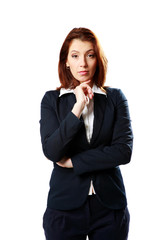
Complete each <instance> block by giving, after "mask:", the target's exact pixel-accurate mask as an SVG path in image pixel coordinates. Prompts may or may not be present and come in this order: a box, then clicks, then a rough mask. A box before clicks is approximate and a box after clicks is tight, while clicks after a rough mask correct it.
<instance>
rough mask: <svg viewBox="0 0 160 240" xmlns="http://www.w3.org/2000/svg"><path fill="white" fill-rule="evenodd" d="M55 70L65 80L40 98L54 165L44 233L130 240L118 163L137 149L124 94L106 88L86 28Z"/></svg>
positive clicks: (76, 33) (69, 40)
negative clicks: (134, 146)
mask: <svg viewBox="0 0 160 240" xmlns="http://www.w3.org/2000/svg"><path fill="white" fill-rule="evenodd" d="M58 70H59V79H60V83H61V86H60V87H59V88H58V89H57V90H54V91H48V92H46V94H45V95H44V97H43V99H42V102H41V120H40V132H41V140H42V147H43V151H44V154H45V156H46V157H47V159H49V160H51V161H52V162H53V164H54V167H53V172H52V175H51V179H50V190H49V194H48V201H47V208H46V211H45V213H44V217H43V227H44V231H45V236H46V239H47V240H85V239H86V237H87V236H88V238H89V239H90V240H126V239H127V236H128V230H129V212H128V208H127V200H126V193H125V188H124V184H123V179H122V176H121V172H120V168H119V165H122V164H127V163H129V162H130V159H131V153H132V140H133V136H132V129H131V123H130V116H129V111H128V104H127V100H126V97H125V96H124V94H123V93H122V91H121V90H120V89H116V88H110V87H104V82H105V77H106V72H107V59H106V57H105V56H104V53H103V51H102V49H101V47H100V45H99V42H98V40H97V38H96V36H95V34H94V33H93V32H92V31H90V30H89V29H86V28H74V29H73V30H72V31H71V32H70V33H69V34H68V36H67V37H66V39H65V41H64V43H63V45H62V48H61V51H60V57H59V69H58Z"/></svg>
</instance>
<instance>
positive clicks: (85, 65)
mask: <svg viewBox="0 0 160 240" xmlns="http://www.w3.org/2000/svg"><path fill="white" fill-rule="evenodd" d="M80 67H87V60H86V57H85V56H82V57H81V59H80Z"/></svg>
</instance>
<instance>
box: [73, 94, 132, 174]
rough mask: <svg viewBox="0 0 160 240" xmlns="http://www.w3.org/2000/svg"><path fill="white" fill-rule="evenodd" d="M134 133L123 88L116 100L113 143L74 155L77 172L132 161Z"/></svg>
mask: <svg viewBox="0 0 160 240" xmlns="http://www.w3.org/2000/svg"><path fill="white" fill-rule="evenodd" d="M132 145H133V134H132V127H131V120H130V115H129V109H128V102H127V99H126V98H125V96H124V94H123V93H122V92H121V90H118V93H117V101H116V121H115V124H114V130H113V137H112V142H111V145H109V146H106V145H101V146H99V147H98V148H95V149H90V150H87V151H84V152H82V153H79V154H77V155H75V156H73V157H72V159H71V161H72V164H73V167H74V171H75V172H76V174H78V175H80V174H83V173H87V172H93V171H100V170H104V169H109V168H114V167H117V166H119V165H122V164H127V163H129V162H130V159H131V154H132Z"/></svg>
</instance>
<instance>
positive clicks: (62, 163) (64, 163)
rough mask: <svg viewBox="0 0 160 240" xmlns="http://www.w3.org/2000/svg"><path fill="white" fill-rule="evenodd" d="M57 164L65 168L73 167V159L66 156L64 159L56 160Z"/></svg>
mask: <svg viewBox="0 0 160 240" xmlns="http://www.w3.org/2000/svg"><path fill="white" fill-rule="evenodd" d="M56 164H57V165H58V166H60V167H63V168H73V164H72V161H71V159H70V158H66V157H64V158H62V160H60V161H59V162H56Z"/></svg>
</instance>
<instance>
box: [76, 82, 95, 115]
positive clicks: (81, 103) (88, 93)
mask: <svg viewBox="0 0 160 240" xmlns="http://www.w3.org/2000/svg"><path fill="white" fill-rule="evenodd" d="M90 82H91V80H88V81H86V82H84V83H81V84H80V85H79V86H77V87H76V88H75V89H74V93H75V96H76V100H77V102H76V103H75V105H74V107H73V109H72V112H73V113H74V114H75V115H76V116H77V117H78V118H80V116H81V114H82V111H83V109H84V107H85V105H86V104H87V102H88V98H89V99H92V98H93V96H94V94H93V91H92V88H91V87H90V86H89V83H90Z"/></svg>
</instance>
